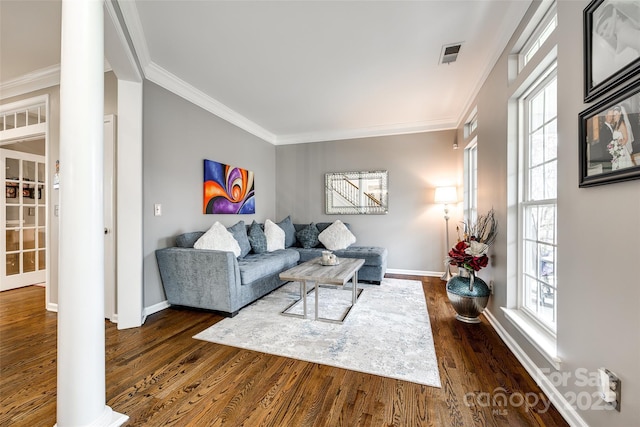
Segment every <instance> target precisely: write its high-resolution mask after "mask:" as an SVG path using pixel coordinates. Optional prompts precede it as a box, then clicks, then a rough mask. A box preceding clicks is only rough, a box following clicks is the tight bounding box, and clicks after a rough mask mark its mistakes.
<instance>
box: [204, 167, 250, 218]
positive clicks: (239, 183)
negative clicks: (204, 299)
mask: <svg viewBox="0 0 640 427" xmlns="http://www.w3.org/2000/svg"><path fill="white" fill-rule="evenodd" d="M203 213H205V214H254V213H256V200H255V189H254V182H253V172H252V171H248V170H246V169H242V168H239V167H236V166H230V165H225V164H224V163H218V162H214V161H213V160H205V161H204V206H203Z"/></svg>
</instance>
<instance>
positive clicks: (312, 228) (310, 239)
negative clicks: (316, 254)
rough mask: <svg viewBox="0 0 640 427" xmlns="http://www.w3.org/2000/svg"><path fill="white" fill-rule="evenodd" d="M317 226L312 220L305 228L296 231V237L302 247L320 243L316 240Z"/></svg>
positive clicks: (313, 246)
mask: <svg viewBox="0 0 640 427" xmlns="http://www.w3.org/2000/svg"><path fill="white" fill-rule="evenodd" d="M318 234H320V232H319V231H318V227H316V225H315V224H314V223H313V222H312V223H311V224H309V225H308V226H306V227H305V228H303V229H301V230H299V231H297V232H296V238H297V240H298V242H299V243H300V245H301V246H302V247H303V248H315V247H316V246H318V244H319V243H320V240H318Z"/></svg>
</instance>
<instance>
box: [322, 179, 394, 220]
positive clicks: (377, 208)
mask: <svg viewBox="0 0 640 427" xmlns="http://www.w3.org/2000/svg"><path fill="white" fill-rule="evenodd" d="M388 178H389V174H388V172H387V171H365V172H331V173H327V174H325V192H326V213H327V214H329V215H331V214H341V215H345V214H347V215H369V214H378V215H379V214H386V213H387V212H388V210H389V203H388V197H387V191H388Z"/></svg>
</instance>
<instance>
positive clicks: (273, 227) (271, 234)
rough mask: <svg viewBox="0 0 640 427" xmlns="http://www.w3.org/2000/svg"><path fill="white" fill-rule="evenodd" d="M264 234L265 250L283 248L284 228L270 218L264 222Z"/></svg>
mask: <svg viewBox="0 0 640 427" xmlns="http://www.w3.org/2000/svg"><path fill="white" fill-rule="evenodd" d="M264 235H265V236H266V237H267V252H273V251H277V250H278V249H284V240H285V234H284V230H283V229H282V228H280V227H278V225H277V224H276V223H274V222H273V221H271V220H270V219H268V220H266V221H265V223H264Z"/></svg>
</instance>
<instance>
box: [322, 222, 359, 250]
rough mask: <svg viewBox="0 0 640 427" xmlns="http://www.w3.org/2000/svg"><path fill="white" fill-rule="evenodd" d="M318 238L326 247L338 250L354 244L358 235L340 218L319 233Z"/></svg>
mask: <svg viewBox="0 0 640 427" xmlns="http://www.w3.org/2000/svg"><path fill="white" fill-rule="evenodd" d="M318 240H320V242H322V244H323V245H324V247H325V248H327V249H329V250H331V251H337V250H340V249H346V248H348V247H349V245H352V244H354V243H355V242H356V236H354V235H353V233H352V232H351V231H349V229H348V228H347V227H346V226H345V225H344V224H343V223H342V221H340V220H339V219H338V220H336V221H335V222H334V223H333V224H331V225H330V226H329V227H327V228H325V229H324V231H322V232H321V233H320V234H319V235H318Z"/></svg>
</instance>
